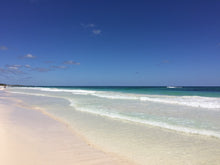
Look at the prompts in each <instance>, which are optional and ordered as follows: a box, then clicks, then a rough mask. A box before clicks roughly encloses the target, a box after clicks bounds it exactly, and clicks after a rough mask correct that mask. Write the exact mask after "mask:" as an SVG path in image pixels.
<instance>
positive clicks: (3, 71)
mask: <svg viewBox="0 0 220 165" xmlns="http://www.w3.org/2000/svg"><path fill="white" fill-rule="evenodd" d="M0 73H1V74H7V75H8V74H14V75H18V74H25V73H24V72H23V71H21V70H19V68H17V67H13V66H8V67H6V68H0Z"/></svg>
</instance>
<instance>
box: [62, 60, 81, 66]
mask: <svg viewBox="0 0 220 165" xmlns="http://www.w3.org/2000/svg"><path fill="white" fill-rule="evenodd" d="M64 64H68V65H80V63H79V62H75V61H72V60H69V61H65V62H64Z"/></svg>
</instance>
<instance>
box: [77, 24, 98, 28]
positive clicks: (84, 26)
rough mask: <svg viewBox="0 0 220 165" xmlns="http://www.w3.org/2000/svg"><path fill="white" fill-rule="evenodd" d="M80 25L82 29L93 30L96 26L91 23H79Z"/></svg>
mask: <svg viewBox="0 0 220 165" xmlns="http://www.w3.org/2000/svg"><path fill="white" fill-rule="evenodd" d="M80 25H81V26H82V27H83V28H94V27H96V25H95V24H93V23H90V24H83V23H81V24H80Z"/></svg>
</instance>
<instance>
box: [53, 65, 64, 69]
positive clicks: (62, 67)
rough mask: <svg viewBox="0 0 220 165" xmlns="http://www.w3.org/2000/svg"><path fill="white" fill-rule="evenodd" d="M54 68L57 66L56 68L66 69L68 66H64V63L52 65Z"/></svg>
mask: <svg viewBox="0 0 220 165" xmlns="http://www.w3.org/2000/svg"><path fill="white" fill-rule="evenodd" d="M51 67H52V68H56V69H66V68H67V66H63V65H60V66H51Z"/></svg>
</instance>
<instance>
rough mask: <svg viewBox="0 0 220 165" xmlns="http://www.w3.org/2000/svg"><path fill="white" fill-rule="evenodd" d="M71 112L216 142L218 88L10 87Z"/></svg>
mask: <svg viewBox="0 0 220 165" xmlns="http://www.w3.org/2000/svg"><path fill="white" fill-rule="evenodd" d="M10 91H11V92H12V93H13V92H14V93H20V94H26V95H35V96H49V97H56V98H62V99H65V100H67V101H68V102H69V105H70V106H71V107H72V108H73V110H75V111H81V112H85V113H90V114H93V115H99V116H102V117H107V118H112V119H119V120H121V121H129V122H135V123H140V124H146V125H153V126H157V127H161V128H165V129H170V130H175V131H179V132H185V133H192V134H201V135H207V136H214V137H218V138H220V120H219V119H220V87H13V88H10Z"/></svg>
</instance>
